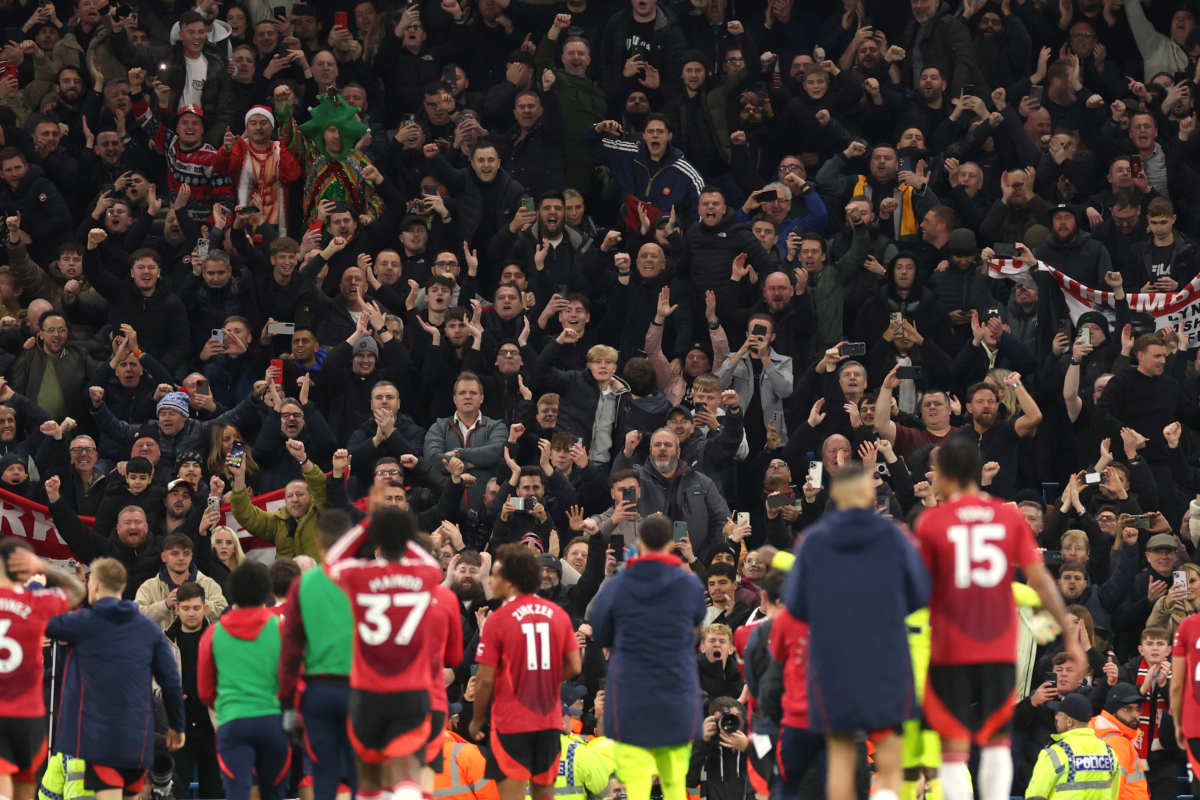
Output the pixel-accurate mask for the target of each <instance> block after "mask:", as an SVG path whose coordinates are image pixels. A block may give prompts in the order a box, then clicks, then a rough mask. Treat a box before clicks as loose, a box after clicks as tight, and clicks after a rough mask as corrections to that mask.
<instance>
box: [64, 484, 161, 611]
mask: <svg viewBox="0 0 1200 800" xmlns="http://www.w3.org/2000/svg"><path fill="white" fill-rule="evenodd" d="M47 507H48V508H49V509H50V518H51V519H53V520H54V527H55V529H57V530H58V534H59V535H60V536H61V537H62V538H63V541H65V542H66V543H67V547H69V548H71V552H72V553H74V554H75V557H76V558H77V559H78V560H80V561H82V562H84V563H85V564H90V563H91V562H92V561H95V560H96V559H97V558H105V557H107V558H115V559H116V560H117V561H120V562H121V564H122V566H124V567H125V572H126V573H127V574H128V579H127V580H126V582H125V599H127V600H132V599H133V598H134V596H135V595H136V594H137V590H138V587H140V586H141V585H142V584H143V583H145V582H146V581H147V580H149V579H150V578H152V577H154V576H155V575H157V574H158V571H159V569H161V568H162V540H161V539H160V538H158V537H156V536H154V535H150V536H147V537H146V541H144V542H142V544H141V545H139V546H138V547H130V546H129V545H127V544H125V543H124V542H122V541H121V540H120V538H118V537H117V535H116V533H114V534H113V535H112V536H105V535H103V534H99V533H96V532H95V531H93V530H92V529H91V528H89V527H88V526H86V525H84V524H83V521H82V520H80V519H79V517H78V516H76V514H75V512H74V511H73V510H71V503H70V501H69V500H67V499H66V498H64V497H60V498H59V499H58V500H57V501H55V502H53V503H50V504H49V505H48V506H47Z"/></svg>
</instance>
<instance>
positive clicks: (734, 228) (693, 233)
mask: <svg viewBox="0 0 1200 800" xmlns="http://www.w3.org/2000/svg"><path fill="white" fill-rule="evenodd" d="M683 242H684V245H685V248H684V255H683V260H682V262H681V263H680V269H679V274H680V276H681V277H684V278H690V280H691V290H692V308H693V309H702V308H704V293H705V292H706V291H708V290H709V289H712V290H713V291H715V292H716V294H717V317H718V318H719V319H721V320H732V319H734V318H735V317H736V316H737V297H738V293H739V290H740V289H741V288H742V287H743V286H744V284H742V283H736V284H735V283H734V282H733V281H732V280H730V273H731V271H732V268H731V266H730V265H731V264H733V260H734V259H735V258H737V257H738V255H740V254H741V253H745V254H746V264H747V265H749V266H752V267H754V270H755V272H757V273H758V278H759V280H760V281H761V280H763V279H764V278H766V276H767V274H768V273H770V272H773V271H775V269H776V268H777V264H776V262H775V261H774V260H773V259H772V258H771V256H769V255H767V251H766V250H763V248H762V245H761V244H760V243H759V241H758V239H757V238H755V236H754V233H753V232H752V231H751V230H750V226H749V225H743V224H742V223H740V222H738V221H737V211H736V210H734V209H727V210H726V211H725V216H724V217H723V218H722V219H721V220H720V222H718V223H717V224H716V225H705V224H704V222H703V221H700V222H697V223H695V224H694V225H692V226H691V227H689V228H688V229H687V233H686V234H684V237H683ZM693 316H695V315H693ZM700 319H703V316H702V315H701V317H700ZM700 319H697V320H696V321H695V322H694V323H693V328H695V329H697V330H696V335H699V334H700V333H701V332H702V331H701V330H700V329H702V328H704V323H703V322H700ZM730 333H733V331H732V330H731V331H730ZM733 339H734V341H735V343H736V344H737V345H739V346H740V345H741V339H742V337H741V336H735V337H733Z"/></svg>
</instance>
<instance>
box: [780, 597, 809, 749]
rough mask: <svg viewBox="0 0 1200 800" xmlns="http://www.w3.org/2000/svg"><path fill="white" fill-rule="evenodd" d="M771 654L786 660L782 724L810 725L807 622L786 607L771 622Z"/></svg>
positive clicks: (797, 726)
mask: <svg viewBox="0 0 1200 800" xmlns="http://www.w3.org/2000/svg"><path fill="white" fill-rule="evenodd" d="M771 656H772V657H773V658H774V659H775V660H776V661H778V662H779V663H781V664H783V724H784V725H787V726H788V727H789V728H808V623H807V622H801V621H800V620H798V619H796V618H795V617H793V616H792V615H791V614H789V613H788V612H787V609H784V610H783V611H780V612H779V614H778V615H776V617H775V621H774V622H773V623H771Z"/></svg>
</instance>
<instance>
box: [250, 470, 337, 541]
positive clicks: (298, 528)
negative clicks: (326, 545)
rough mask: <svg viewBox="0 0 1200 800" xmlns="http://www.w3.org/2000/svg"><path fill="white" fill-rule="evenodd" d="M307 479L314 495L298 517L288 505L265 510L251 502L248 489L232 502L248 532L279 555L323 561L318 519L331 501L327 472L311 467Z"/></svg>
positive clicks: (305, 477)
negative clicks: (277, 508)
mask: <svg viewBox="0 0 1200 800" xmlns="http://www.w3.org/2000/svg"><path fill="white" fill-rule="evenodd" d="M304 482H305V483H306V484H308V490H309V491H310V492H311V493H312V498H311V499H309V501H308V508H307V509H306V510H305V511H304V516H302V517H300V519H298V520H297V519H295V518H293V517H292V515H291V514H289V513H288V510H287V507H286V506H284V507H283V508H280V509H279V510H278V511H276V512H275V513H273V514H272V513H270V512H268V511H264V510H263V509H261V508H259V507H258V506H256V505H254V504H253V503H251V502H250V493H249V492H248V491H246V490H245V489H242V490H241V491H235V492H234V493H233V496H232V497H231V498H230V501H229V505H230V508H231V509H232V511H233V518H234V519H236V520H237V521H238V522H239V523H240V524H241V526H242V527H243V528H245V529H246V532H247V533H249V534H250V535H251V536H253V537H255V538H256V539H262V540H263V541H264V542H266V543H267V544H270V545H272V546H274V547H275V551H276V552H275V555H276V558H283V557H284V556H289V557H291V558H295V557H296V556H312V557H313V558H314V559H316V560H317V561H318V562H320V561H321V560H322V556H321V554H320V552H318V550H317V520H318V519H319V518H320V516H321V512H323V511H324V510H325V505H326V502H327V500H328V496H327V495H326V491H325V473H324V472H322V471H321V468H320V467H318V466H317V465H316V464H314V465H313V468H312V469H311V470H309V471H308V472H306V473H304Z"/></svg>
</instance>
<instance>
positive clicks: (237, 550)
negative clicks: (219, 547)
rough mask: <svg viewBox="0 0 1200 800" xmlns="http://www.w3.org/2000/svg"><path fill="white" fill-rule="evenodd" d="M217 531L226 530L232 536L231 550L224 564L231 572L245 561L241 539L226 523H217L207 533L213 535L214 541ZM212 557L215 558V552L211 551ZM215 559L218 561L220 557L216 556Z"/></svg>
mask: <svg viewBox="0 0 1200 800" xmlns="http://www.w3.org/2000/svg"><path fill="white" fill-rule="evenodd" d="M217 531H228V532H229V535H230V536H232V537H233V552H232V553H231V554H230V556H229V563H228V564H226V565H225V566H227V567H229V571H230V572H233V571H234V570H235V569H237V568H238V567H240V566H241V565H242V564H243V563H245V561H246V551H245V550H243V549H242V540H241V539H239V538H238V535H237V534H236V533H234V531H233V528H231V527H229V526H228V525H217V526H216V527H214V528H213V529H212V531H211V532H210V533H209V535H210V536H212V537H213V541H216V538H217ZM215 549H216V548H214V550H215ZM213 558H217V554H216V553H215V552H214V553H213ZM217 560H218V561H220V560H221V559H219V558H217Z"/></svg>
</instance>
